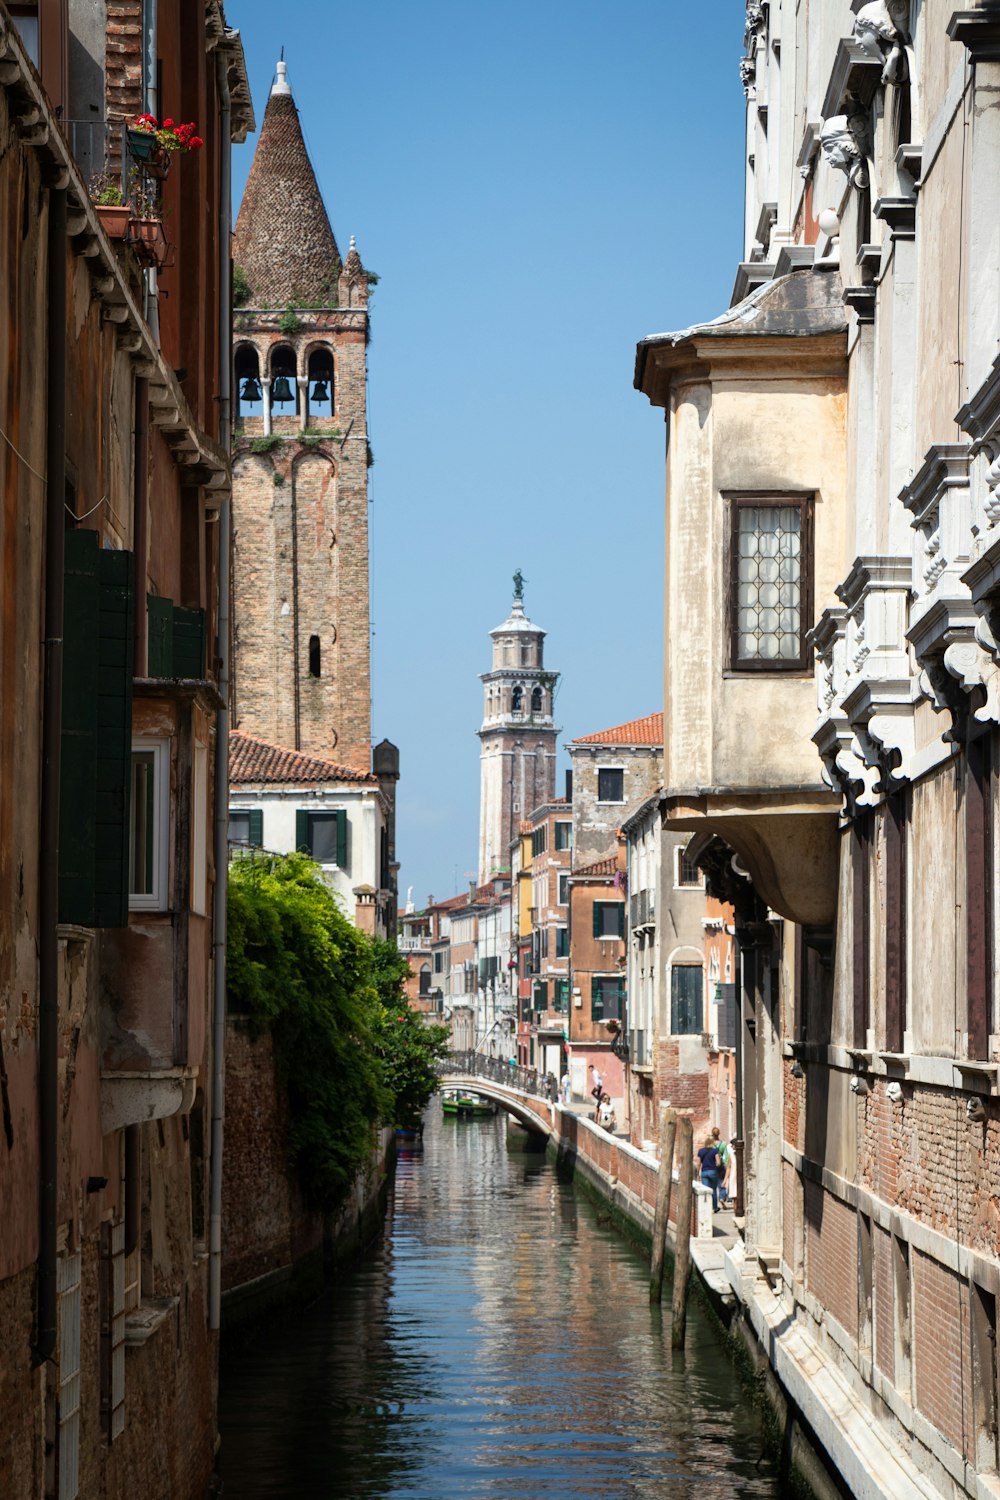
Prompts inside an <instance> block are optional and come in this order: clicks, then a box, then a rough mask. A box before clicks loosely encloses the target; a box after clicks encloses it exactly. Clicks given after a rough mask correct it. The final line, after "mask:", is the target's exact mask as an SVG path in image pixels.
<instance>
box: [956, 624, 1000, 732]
mask: <svg viewBox="0 0 1000 1500" xmlns="http://www.w3.org/2000/svg"><path fill="white" fill-rule="evenodd" d="M977 634H978V630H977ZM943 661H944V666H945V670H946V671H947V672H950V673H951V675H952V677H954V679H955V680H956V682H958V683H959V684H960V685H961V687H962V688H963V689H964V690H965V692H966V693H970V694H972V693H975V694H976V695H977V696H979V695H980V692H981V693H982V694H983V695H985V696H984V701H983V702H982V703H981V704H980V706H979V707H978V708H976V709H974V710H973V715H974V717H975V718H976V719H977V720H978V721H979V723H980V724H989V723H998V724H1000V667H998V666H997V664H996V662H995V661H994V660H993V657H992V656H991V655H990V653H989V652H988V651H986V650H984V649H983V647H982V646H981V645H980V644H979V642H978V641H975V640H973V641H954V642H952V644H951V645H950V646H947V647H946V648H945V653H944V658H943Z"/></svg>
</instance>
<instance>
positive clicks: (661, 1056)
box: [653, 1037, 709, 1149]
mask: <svg viewBox="0 0 1000 1500" xmlns="http://www.w3.org/2000/svg"><path fill="white" fill-rule="evenodd" d="M688 1040H689V1041H692V1042H696V1041H697V1038H689V1039H688ZM653 1068H654V1075H653V1076H654V1078H655V1080H656V1097H657V1099H658V1100H660V1101H662V1102H663V1103H664V1104H672V1105H673V1107H674V1109H681V1110H686V1111H688V1112H689V1113H690V1115H691V1128H692V1130H693V1131H694V1142H695V1149H697V1148H698V1147H699V1146H700V1145H701V1142H702V1137H703V1136H704V1135H707V1133H708V1129H709V1109H708V1095H709V1088H708V1085H709V1073H708V1067H707V1064H706V1066H705V1070H704V1072H701V1073H690V1072H688V1071H686V1070H685V1069H684V1067H683V1066H682V1064H681V1046H680V1043H679V1042H678V1041H677V1040H676V1039H675V1038H671V1037H658V1038H657V1039H656V1042H655V1044H654V1047H653Z"/></svg>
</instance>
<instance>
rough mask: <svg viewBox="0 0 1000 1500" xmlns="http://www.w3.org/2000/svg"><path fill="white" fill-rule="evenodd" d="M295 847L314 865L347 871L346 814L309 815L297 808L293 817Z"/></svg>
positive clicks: (311, 813) (343, 810)
mask: <svg viewBox="0 0 1000 1500" xmlns="http://www.w3.org/2000/svg"><path fill="white" fill-rule="evenodd" d="M295 847H296V849H298V850H300V851H301V852H302V853H304V854H308V855H309V856H310V857H311V858H312V859H314V860H316V862H317V864H321V865H337V866H338V868H339V869H341V870H347V868H348V849H347V812H346V811H345V809H343V808H338V809H337V810H336V811H335V812H316V813H314V812H309V811H307V810H306V809H305V808H299V810H298V811H297V812H296V814H295Z"/></svg>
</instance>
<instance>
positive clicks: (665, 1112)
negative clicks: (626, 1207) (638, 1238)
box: [649, 1104, 677, 1302]
mask: <svg viewBox="0 0 1000 1500" xmlns="http://www.w3.org/2000/svg"><path fill="white" fill-rule="evenodd" d="M676 1133H677V1111H676V1110H673V1109H671V1108H670V1106H669V1104H661V1105H660V1175H659V1177H658V1178H657V1181H656V1212H655V1215H654V1218H653V1254H652V1258H651V1260H650V1263H649V1300H650V1302H660V1301H662V1300H663V1257H664V1255H665V1253H666V1245H667V1224H668V1222H669V1219H670V1189H671V1187H672V1186H673V1181H674V1136H675V1135H676Z"/></svg>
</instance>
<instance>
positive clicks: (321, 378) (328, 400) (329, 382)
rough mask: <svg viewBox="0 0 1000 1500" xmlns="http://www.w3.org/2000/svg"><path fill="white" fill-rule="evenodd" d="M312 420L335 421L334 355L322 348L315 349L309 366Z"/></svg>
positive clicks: (311, 354)
mask: <svg viewBox="0 0 1000 1500" xmlns="http://www.w3.org/2000/svg"><path fill="white" fill-rule="evenodd" d="M307 373H308V376H309V380H308V384H307V387H306V389H307V391H308V401H309V408H308V410H309V417H310V420H316V421H320V422H332V421H333V355H332V353H331V352H330V350H329V349H326V348H323V347H322V346H321V347H320V348H318V349H313V350H312V352H311V353H310V355H309V363H308V366H307Z"/></svg>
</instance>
